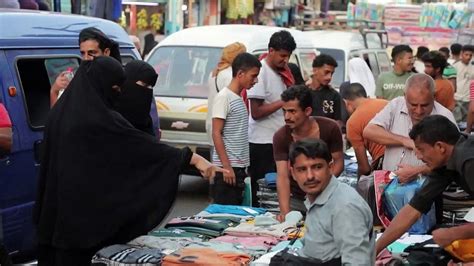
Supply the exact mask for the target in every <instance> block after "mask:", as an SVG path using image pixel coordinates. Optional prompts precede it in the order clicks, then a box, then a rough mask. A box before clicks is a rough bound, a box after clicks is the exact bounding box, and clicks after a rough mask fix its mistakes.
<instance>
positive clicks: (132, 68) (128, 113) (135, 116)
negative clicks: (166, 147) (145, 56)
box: [117, 60, 158, 136]
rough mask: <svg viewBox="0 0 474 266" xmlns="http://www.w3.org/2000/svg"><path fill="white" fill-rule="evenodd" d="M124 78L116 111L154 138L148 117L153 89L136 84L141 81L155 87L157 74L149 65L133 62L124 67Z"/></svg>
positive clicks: (138, 61)
mask: <svg viewBox="0 0 474 266" xmlns="http://www.w3.org/2000/svg"><path fill="white" fill-rule="evenodd" d="M125 77H126V80H125V82H124V83H123V85H122V93H121V95H120V100H119V102H118V104H117V110H118V111H119V113H120V114H121V115H122V116H123V117H125V118H126V119H127V120H128V121H129V122H130V123H131V124H132V125H133V126H134V127H135V128H137V129H139V130H141V131H144V132H147V133H149V134H151V135H153V136H154V135H155V133H154V129H153V121H152V119H151V116H150V109H151V101H152V100H153V89H149V88H147V87H144V86H141V85H138V84H137V83H136V82H137V81H142V82H145V83H146V84H148V85H151V86H155V84H156V79H157V78H158V74H156V71H155V69H153V67H152V66H151V65H150V64H148V63H146V62H143V61H141V60H134V61H131V62H130V63H128V64H127V65H126V66H125Z"/></svg>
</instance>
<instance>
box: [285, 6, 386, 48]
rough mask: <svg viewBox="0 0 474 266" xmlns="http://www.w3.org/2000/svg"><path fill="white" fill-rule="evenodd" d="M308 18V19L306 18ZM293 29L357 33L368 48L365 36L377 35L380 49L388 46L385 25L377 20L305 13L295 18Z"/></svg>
mask: <svg viewBox="0 0 474 266" xmlns="http://www.w3.org/2000/svg"><path fill="white" fill-rule="evenodd" d="M308 16H310V17H308ZM294 23H295V24H294V25H295V28H296V29H298V30H301V31H315V30H336V31H346V32H359V33H360V34H361V35H362V37H363V39H364V45H365V47H366V48H369V47H368V42H367V34H377V36H378V37H379V39H380V44H381V48H387V46H388V33H387V31H386V30H385V23H384V22H383V21H379V20H367V19H347V18H338V17H337V16H336V18H332V19H328V18H319V17H317V14H316V13H305V17H304V18H295V20H294Z"/></svg>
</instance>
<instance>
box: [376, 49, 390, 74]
mask: <svg viewBox="0 0 474 266" xmlns="http://www.w3.org/2000/svg"><path fill="white" fill-rule="evenodd" d="M377 58H378V59H379V66H380V71H381V72H387V71H390V60H389V59H388V55H387V54H386V53H383V52H379V53H377Z"/></svg>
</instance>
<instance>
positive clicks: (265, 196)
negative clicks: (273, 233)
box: [257, 173, 280, 213]
mask: <svg viewBox="0 0 474 266" xmlns="http://www.w3.org/2000/svg"><path fill="white" fill-rule="evenodd" d="M276 179H277V174H276V173H268V174H266V175H265V178H262V179H260V180H257V184H258V190H257V197H258V203H259V204H260V207H262V208H265V209H266V210H267V211H269V212H274V213H279V212H280V207H279V203H278V194H277V188H276Z"/></svg>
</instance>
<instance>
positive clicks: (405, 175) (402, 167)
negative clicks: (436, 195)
mask: <svg viewBox="0 0 474 266" xmlns="http://www.w3.org/2000/svg"><path fill="white" fill-rule="evenodd" d="M394 173H395V174H396V175H397V176H398V180H399V181H400V183H402V184H405V183H408V182H410V181H412V180H413V179H415V177H417V175H418V168H417V167H415V166H411V165H406V164H399V165H398V169H397V170H396V171H394Z"/></svg>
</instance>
